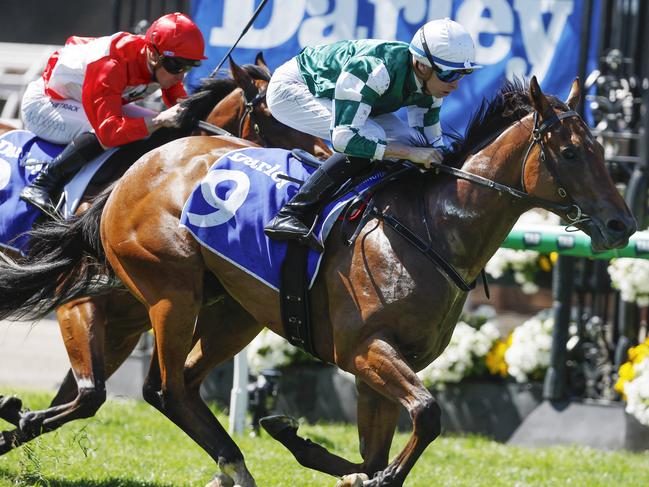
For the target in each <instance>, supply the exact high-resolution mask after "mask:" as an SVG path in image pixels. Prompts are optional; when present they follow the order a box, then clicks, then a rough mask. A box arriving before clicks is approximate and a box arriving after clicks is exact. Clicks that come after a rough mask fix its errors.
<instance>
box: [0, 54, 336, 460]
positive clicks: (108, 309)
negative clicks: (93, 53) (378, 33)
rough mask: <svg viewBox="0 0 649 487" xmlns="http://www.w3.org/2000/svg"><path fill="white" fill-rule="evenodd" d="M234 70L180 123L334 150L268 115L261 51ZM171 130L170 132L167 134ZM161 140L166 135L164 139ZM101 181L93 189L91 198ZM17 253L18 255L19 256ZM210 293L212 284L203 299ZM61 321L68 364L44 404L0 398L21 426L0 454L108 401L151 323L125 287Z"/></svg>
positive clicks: (322, 152) (73, 306)
mask: <svg viewBox="0 0 649 487" xmlns="http://www.w3.org/2000/svg"><path fill="white" fill-rule="evenodd" d="M230 71H231V73H232V77H231V78H218V79H208V80H204V81H203V83H202V85H201V88H200V89H199V90H198V91H197V93H195V94H194V95H192V97H190V98H189V99H188V100H187V101H186V102H184V105H185V107H186V109H185V111H184V112H183V117H182V119H181V120H180V121H179V125H181V126H185V127H189V129H190V130H191V127H193V126H194V125H195V120H194V119H198V118H205V120H206V121H207V122H209V123H212V124H215V125H217V126H220V127H221V128H224V129H226V130H228V131H230V132H231V133H233V134H236V135H237V136H240V137H242V138H245V139H248V140H252V141H255V142H257V143H258V144H260V145H266V144H268V145H269V146H273V147H283V148H287V149H292V148H301V149H304V150H306V151H308V152H310V153H312V154H314V155H316V156H319V157H325V156H327V155H329V149H328V148H327V146H326V145H325V144H324V142H323V141H322V140H321V139H317V138H315V137H312V136H310V135H306V134H303V133H301V132H297V131H295V130H293V129H291V128H289V127H287V126H286V125H283V124H281V123H280V122H278V121H277V120H275V119H274V118H273V117H272V116H271V115H270V112H269V111H268V108H267V106H266V103H265V98H264V95H265V92H266V86H267V85H268V81H269V80H270V71H269V70H268V67H267V66H266V64H265V62H264V60H263V57H261V55H258V56H257V60H256V65H249V66H244V67H239V66H238V65H236V64H235V63H234V62H232V61H231V63H230ZM207 113H208V115H207V116H206V117H205V114H207ZM179 132H180V133H182V130H181V131H179ZM174 135H175V134H168V135H167V134H165V136H164V137H173V136H174ZM176 138H177V137H176ZM158 140H160V141H161V142H160V143H162V142H164V141H165V140H164V138H160V139H158ZM169 140H171V138H169ZM156 142H157V141H151V142H148V144H150V145H151V146H150V147H148V146H147V147H148V148H149V149H150V148H153V144H155V143H156ZM142 149H143V148H141V147H137V148H136V151H139V152H140V153H142V152H143V150H142ZM132 152H133V151H131V153H132ZM131 153H129V154H126V155H124V156H122V157H121V160H120V164H122V163H123V166H124V167H123V169H122V171H121V172H120V171H119V170H117V171H116V172H115V173H114V174H111V177H114V176H115V175H121V173H123V171H124V170H125V169H126V167H128V165H130V163H132V161H133V160H135V158H131V159H129V156H130V155H131ZM110 162H111V163H113V161H110ZM104 186H105V184H104V185H99V186H95V187H94V188H91V189H90V192H89V193H90V196H91V197H92V195H93V194H94V195H96V194H97V192H98V191H100V190H101V189H102V188H103V187H104ZM88 205H89V203H87V202H86V203H85V204H84V205H82V206H81V207H80V212H82V211H83V210H85V209H86V208H87V207H88ZM12 257H14V258H17V256H16V255H12ZM211 293H212V288H211V287H210V285H209V284H208V285H207V286H206V289H205V294H206V297H207V298H209V296H210V294H211ZM57 319H58V321H59V325H60V328H61V333H62V336H63V337H64V343H65V346H66V349H67V352H68V356H69V359H70V364H71V369H70V371H69V372H68V374H67V375H66V377H65V379H64V380H63V383H62V385H61V387H60V389H59V392H58V393H57V395H56V396H55V398H54V399H53V401H52V403H51V405H50V407H49V408H48V409H46V410H43V411H21V406H22V403H21V401H20V399H18V398H16V397H4V398H3V397H2V396H0V418H3V419H5V420H7V421H9V422H11V423H13V424H14V425H15V426H16V427H17V429H16V430H14V431H7V432H3V438H4V440H0V454H2V453H6V452H7V451H10V450H11V449H12V448H15V447H17V446H19V445H20V444H22V443H24V442H25V441H29V440H30V439H33V438H35V437H36V436H38V435H40V434H41V433H42V432H46V431H52V430H53V429H55V428H58V427H59V426H61V425H63V424H65V423H67V422H68V421H71V420H74V419H78V418H85V417H90V416H93V415H94V414H95V413H96V411H97V410H98V409H99V407H100V406H101V405H102V404H103V402H104V401H105V398H106V392H105V381H106V379H107V378H108V377H110V375H111V374H112V373H113V372H114V371H115V370H116V369H117V368H118V367H119V366H120V365H121V364H122V363H123V361H124V360H125V359H126V358H127V357H128V355H129V354H130V353H131V351H132V350H133V348H134V347H135V345H136V343H137V341H138V339H139V336H140V334H141V333H142V332H143V331H146V330H147V329H149V328H150V322H149V317H148V314H147V310H146V308H145V307H144V306H142V304H141V303H140V302H139V301H137V300H136V299H135V298H134V297H133V296H132V295H131V294H129V293H128V292H125V290H123V289H116V290H115V291H113V292H111V293H109V294H105V295H102V296H95V297H90V298H88V297H84V298H81V299H78V300H73V301H71V302H69V303H66V304H64V305H62V306H60V307H59V308H58V309H57Z"/></svg>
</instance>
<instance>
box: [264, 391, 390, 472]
mask: <svg viewBox="0 0 649 487" xmlns="http://www.w3.org/2000/svg"><path fill="white" fill-rule="evenodd" d="M356 387H357V390H358V406H357V407H358V434H359V440H360V448H361V456H362V457H363V463H360V464H358V463H352V462H350V461H348V460H345V459H344V458H342V457H339V456H338V455H336V454H334V453H331V452H330V451H328V450H327V449H326V448H324V447H323V446H321V445H318V444H316V443H314V442H312V441H311V440H308V439H304V438H301V437H299V436H298V435H297V426H298V425H297V422H295V421H294V420H292V419H291V418H288V417H286V416H270V417H268V418H264V419H262V425H263V426H264V429H266V431H267V432H268V433H269V434H270V435H271V436H272V437H273V438H275V439H276V440H278V441H279V442H280V443H282V444H283V445H284V446H285V447H286V448H287V449H288V450H289V451H290V452H291V453H292V454H293V456H295V459H296V460H297V461H298V462H299V463H300V464H301V465H302V466H304V467H307V468H311V469H314V470H318V471H320V472H324V473H327V474H329V475H334V476H336V477H342V476H345V475H349V474H353V473H358V472H362V473H365V474H367V475H372V474H374V473H376V472H378V471H380V470H383V469H384V468H385V467H386V466H387V464H388V455H389V453H390V445H391V443H392V437H393V436H394V430H395V428H396V424H397V418H398V416H399V405H398V404H397V403H395V402H394V401H391V400H389V399H387V398H385V397H383V396H381V395H380V394H378V393H377V392H376V391H374V390H372V389H371V388H369V387H368V386H367V385H366V384H364V383H363V382H360V381H356Z"/></svg>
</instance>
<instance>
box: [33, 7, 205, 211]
mask: <svg viewBox="0 0 649 487" xmlns="http://www.w3.org/2000/svg"><path fill="white" fill-rule="evenodd" d="M204 45H205V43H204V40H203V35H202V34H201V32H200V30H199V29H198V27H197V26H196V25H195V24H194V22H192V20H191V19H190V18H189V17H187V16H186V15H184V14H181V13H173V14H168V15H164V16H163V17H161V18H159V19H158V20H156V21H155V22H153V24H151V27H149V29H148V30H147V32H146V35H145V36H141V35H133V34H129V33H128V32H118V33H116V34H113V35H111V36H106V37H98V38H88V37H75V36H73V37H70V38H69V39H68V41H67V42H66V44H65V46H64V47H63V48H62V49H61V50H59V51H58V52H56V53H54V54H53V55H52V57H51V58H50V59H49V61H48V63H47V67H46V68H45V71H44V72H43V76H42V77H41V78H40V79H38V80H36V81H34V82H32V83H31V84H30V85H29V87H28V88H27V90H26V92H25V94H24V96H23V102H22V107H21V112H22V117H23V121H24V125H25V128H26V129H28V130H30V131H32V132H34V133H35V134H36V135H38V136H39V137H41V138H43V139H45V140H48V141H50V142H54V143H59V144H69V145H68V147H66V149H65V150H64V151H63V153H61V155H60V156H59V157H57V158H56V159H54V161H52V162H51V163H50V164H49V165H47V166H46V168H45V169H44V170H43V171H42V172H41V173H40V174H39V175H38V177H37V178H36V179H35V180H34V181H33V182H32V184H31V185H30V186H29V187H27V188H26V189H25V190H24V191H23V193H22V194H21V198H22V199H23V200H25V201H27V202H28V203H31V204H34V205H35V206H38V207H40V208H42V209H46V208H48V207H49V205H50V203H51V202H50V193H52V192H53V191H54V190H55V189H57V188H58V187H59V186H60V184H61V182H62V180H63V179H65V177H66V176H68V175H70V174H71V173H74V172H75V171H76V170H78V169H79V168H80V167H81V166H82V165H83V164H85V163H86V162H88V161H89V160H91V159H92V158H94V157H96V156H97V155H98V153H100V152H101V151H102V150H103V149H104V148H106V147H116V146H121V145H124V144H127V143H129V142H135V141H138V140H141V139H144V138H146V137H148V136H149V135H150V134H151V133H152V132H153V131H154V130H156V129H157V128H160V127H168V126H171V125H173V124H174V123H175V120H176V118H177V114H178V110H179V106H178V105H177V102H178V100H179V99H181V98H184V97H186V92H185V88H184V87H183V84H182V82H183V79H184V77H185V73H186V72H187V71H189V70H190V69H191V68H192V67H194V66H198V65H200V63H201V60H203V59H205V56H204V55H203V50H204ZM159 88H161V89H162V96H163V101H164V103H165V105H166V106H167V107H170V108H167V109H166V110H164V111H163V112H161V113H156V112H154V111H152V110H148V109H145V108H142V107H139V106H137V105H135V104H133V103H132V102H134V101H135V100H138V99H141V98H143V97H144V96H146V95H147V94H150V93H153V92H154V91H156V90H157V89H159Z"/></svg>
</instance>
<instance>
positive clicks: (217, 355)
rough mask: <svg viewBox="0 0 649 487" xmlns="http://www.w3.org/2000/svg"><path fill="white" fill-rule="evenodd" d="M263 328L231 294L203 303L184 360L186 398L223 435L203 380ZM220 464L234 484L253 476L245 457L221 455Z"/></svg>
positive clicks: (203, 418) (242, 483) (204, 419)
mask: <svg viewBox="0 0 649 487" xmlns="http://www.w3.org/2000/svg"><path fill="white" fill-rule="evenodd" d="M261 328H262V326H261V325H260V324H259V323H257V322H256V321H255V320H254V318H253V317H252V316H250V314H249V313H248V312H247V311H245V310H244V309H243V308H242V307H241V305H239V303H237V302H236V301H235V300H234V299H232V298H231V297H230V296H224V297H223V298H222V299H221V300H220V301H219V302H217V303H215V304H213V305H211V306H209V307H204V308H203V309H202V310H201V312H200V314H199V316H198V320H197V322H196V329H195V332H194V338H195V339H197V341H196V343H195V344H194V347H193V349H192V351H191V353H190V354H189V356H188V357H187V361H186V362H185V387H186V391H187V399H188V401H189V402H190V404H191V407H192V408H193V409H194V411H196V413H197V414H199V415H200V416H201V418H202V420H203V421H204V422H205V423H210V424H211V425H212V426H211V427H212V428H213V429H214V430H215V431H218V434H219V435H220V436H229V435H228V433H227V432H226V431H225V429H224V428H223V426H221V424H220V423H219V421H218V420H217V419H216V418H215V417H214V415H213V414H212V412H211V411H210V409H209V408H208V407H207V405H206V404H205V402H204V401H203V399H202V398H201V395H200V387H201V384H202V383H203V381H204V380H205V377H207V375H208V374H209V373H210V372H211V370H212V369H213V368H214V367H215V366H217V365H218V364H220V363H223V362H225V361H226V360H228V359H230V358H232V357H233V356H234V354H235V353H237V352H239V351H240V350H242V349H243V347H245V346H246V345H247V344H248V343H250V341H252V339H253V338H254V337H255V336H256V335H257V334H258V333H259V331H260V330H261ZM219 468H220V469H221V472H222V473H223V474H224V475H226V476H227V477H229V478H231V479H232V481H233V483H234V484H235V485H246V482H249V481H250V479H251V476H250V473H249V472H248V469H247V467H246V465H245V463H244V461H243V459H241V461H237V462H235V463H230V464H228V463H226V462H225V461H221V459H219ZM213 482H214V483H213V484H210V485H215V486H216V485H218V483H217V481H216V479H215V481H213Z"/></svg>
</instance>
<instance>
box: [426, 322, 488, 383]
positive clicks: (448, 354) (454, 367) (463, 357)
mask: <svg viewBox="0 0 649 487" xmlns="http://www.w3.org/2000/svg"><path fill="white" fill-rule="evenodd" d="M498 338H500V333H499V332H498V328H497V327H496V325H495V324H494V323H493V322H492V321H487V322H486V323H484V324H483V325H482V326H481V327H480V329H476V328H473V327H472V326H470V325H468V324H466V323H465V322H463V321H460V322H458V324H457V325H456V326H455V329H454V330H453V335H452V336H451V340H450V342H449V344H448V346H447V347H446V349H445V350H444V351H443V352H442V354H441V355H440V356H439V357H437V358H436V359H435V360H434V361H433V363H432V364H430V365H429V366H428V367H426V368H425V369H424V370H422V371H421V372H419V376H420V377H421V378H422V379H423V380H426V381H429V382H430V383H431V384H435V385H437V386H441V385H443V384H444V383H455V382H460V381H461V380H462V379H464V378H465V377H466V376H467V375H469V374H470V373H471V372H472V371H473V369H474V368H475V366H476V365H477V363H478V360H483V359H484V357H485V356H486V355H487V353H488V352H489V350H490V349H491V347H492V346H493V344H494V342H495V341H496V340H497V339H498Z"/></svg>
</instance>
